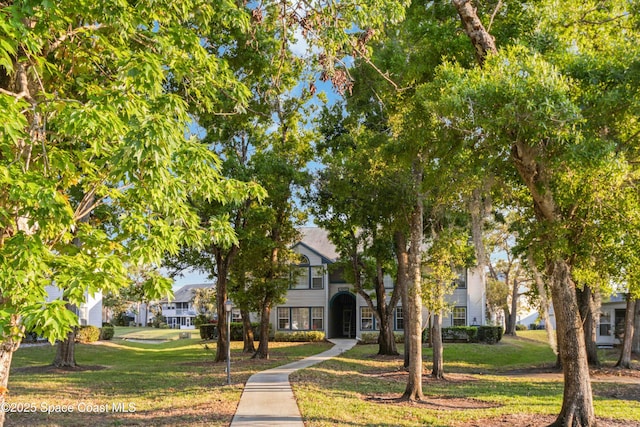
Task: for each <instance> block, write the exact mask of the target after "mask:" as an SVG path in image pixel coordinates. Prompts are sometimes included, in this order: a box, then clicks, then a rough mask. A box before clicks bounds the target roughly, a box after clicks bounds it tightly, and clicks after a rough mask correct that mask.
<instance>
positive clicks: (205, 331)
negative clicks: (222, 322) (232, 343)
mask: <svg viewBox="0 0 640 427" xmlns="http://www.w3.org/2000/svg"><path fill="white" fill-rule="evenodd" d="M198 329H200V338H201V339H203V340H215V339H217V338H218V325H215V324H212V323H206V324H203V325H200V326H199V327H198Z"/></svg>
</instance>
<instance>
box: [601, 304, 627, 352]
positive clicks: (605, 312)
mask: <svg viewBox="0 0 640 427" xmlns="http://www.w3.org/2000/svg"><path fill="white" fill-rule="evenodd" d="M626 312H627V301H626V299H625V295H624V294H617V295H614V296H612V297H610V298H609V300H607V301H603V302H602V305H601V306H600V320H599V323H598V330H597V331H596V343H597V344H598V345H599V346H613V345H619V344H621V343H622V334H623V333H624V316H625V314H626Z"/></svg>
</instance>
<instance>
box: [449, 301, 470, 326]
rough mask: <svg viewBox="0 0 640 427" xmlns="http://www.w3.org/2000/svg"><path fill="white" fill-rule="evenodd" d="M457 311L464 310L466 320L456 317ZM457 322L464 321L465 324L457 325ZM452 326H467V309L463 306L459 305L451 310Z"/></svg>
mask: <svg viewBox="0 0 640 427" xmlns="http://www.w3.org/2000/svg"><path fill="white" fill-rule="evenodd" d="M456 310H464V311H463V313H464V318H463V317H459V316H458V317H456ZM456 320H457V321H458V323H459V321H460V320H463V321H464V324H462V325H460V324H456ZM451 326H467V307H466V306H463V305H458V306H455V307H453V309H452V310H451Z"/></svg>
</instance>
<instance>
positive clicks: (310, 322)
mask: <svg viewBox="0 0 640 427" xmlns="http://www.w3.org/2000/svg"><path fill="white" fill-rule="evenodd" d="M314 309H315V311H316V312H315V314H314ZM294 310H301V312H300V313H304V312H305V311H306V322H307V325H306V326H307V328H306V329H304V328H300V327H297V328H294V327H293V323H294ZM277 313H278V314H277V317H278V323H277V326H278V330H279V331H296V332H297V331H324V307H322V306H311V307H301V306H292V307H278V309H277ZM318 313H320V315H321V316H322V317H317V314H318ZM283 314H286V316H284V315H283ZM300 319H302V320H303V321H304V319H305V317H304V316H302V317H301V318H299V319H297V320H298V322H300ZM281 320H288V326H287V327H284V328H283V327H281ZM315 320H319V321H320V322H321V323H322V329H317V328H315V327H314V321H315Z"/></svg>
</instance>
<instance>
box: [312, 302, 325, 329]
mask: <svg viewBox="0 0 640 427" xmlns="http://www.w3.org/2000/svg"><path fill="white" fill-rule="evenodd" d="M323 318H324V310H323V308H322V307H313V308H311V329H312V330H314V331H322V330H323V329H324V322H323Z"/></svg>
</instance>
